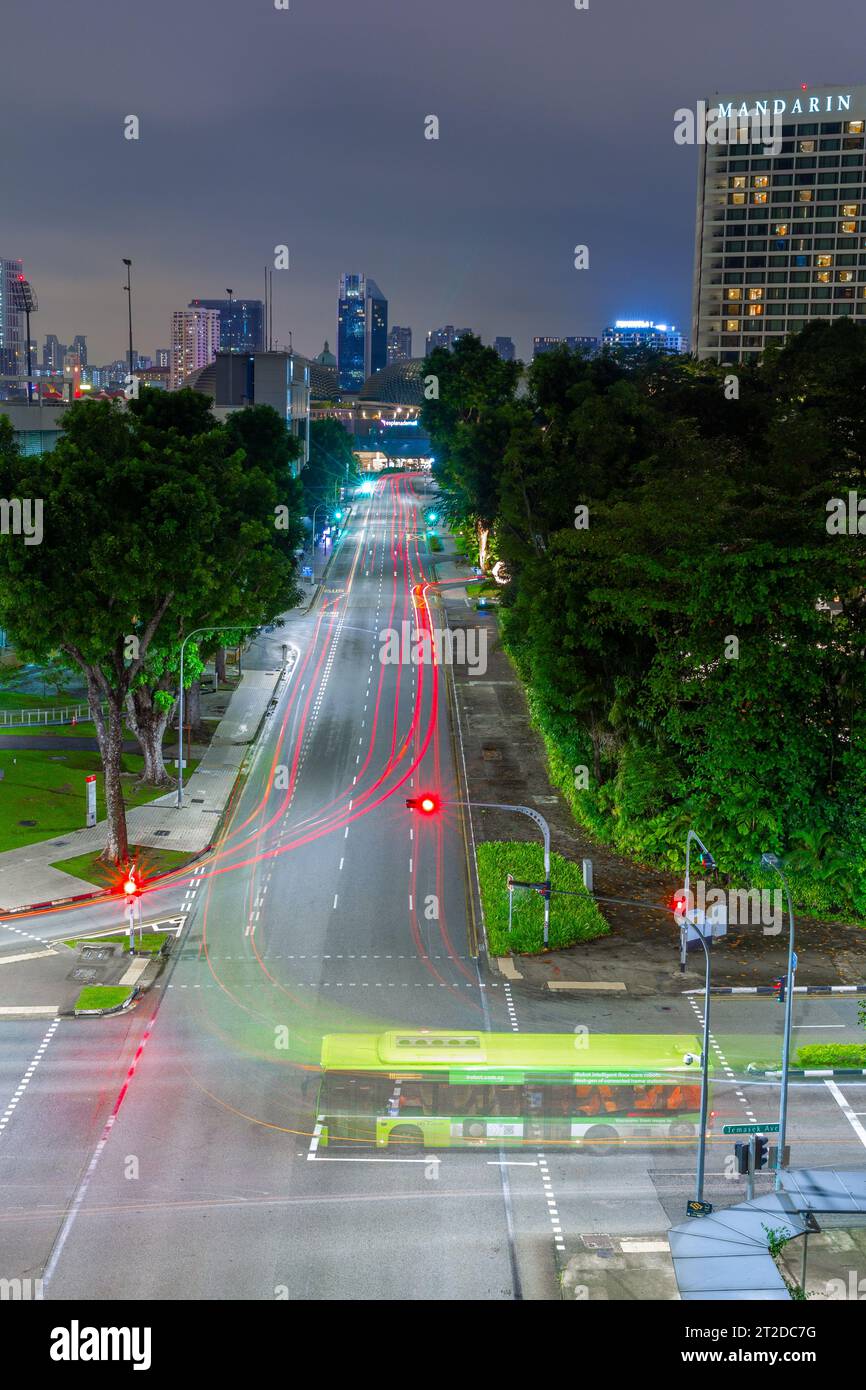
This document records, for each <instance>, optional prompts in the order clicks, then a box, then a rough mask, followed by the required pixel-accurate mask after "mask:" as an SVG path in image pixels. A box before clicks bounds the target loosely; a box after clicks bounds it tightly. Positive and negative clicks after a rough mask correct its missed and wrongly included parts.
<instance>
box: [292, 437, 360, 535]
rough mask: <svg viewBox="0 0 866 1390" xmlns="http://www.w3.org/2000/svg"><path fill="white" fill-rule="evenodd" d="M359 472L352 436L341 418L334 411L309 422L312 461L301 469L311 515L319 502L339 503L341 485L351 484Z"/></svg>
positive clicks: (305, 496)
mask: <svg viewBox="0 0 866 1390" xmlns="http://www.w3.org/2000/svg"><path fill="white" fill-rule="evenodd" d="M357 474H358V461H357V459H356V458H355V454H354V452H353V450H352V439H351V436H350V435H349V434H347V432H346V430H345V429H344V427H343V425H342V424H341V423H340V421H339V420H337V419H335V418H334V417H333V416H331V415H326V416H323V417H322V418H321V419H318V420H313V421H312V422H311V424H310V461H309V463H308V464H307V466H306V467H305V468H303V469H302V470H301V485H302V487H303V490H304V506H305V509H306V514H307V516H309V517H312V515H313V511H314V509H315V508H316V507H317V506H319V505H320V504H322V505H324V504H330V505H331V506H335V505H338V499H339V496H340V488H341V487H348V486H350V484H351V483H352V481H353V480H354V479H355V478H356V477H357Z"/></svg>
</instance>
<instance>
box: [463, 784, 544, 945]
mask: <svg viewBox="0 0 866 1390" xmlns="http://www.w3.org/2000/svg"><path fill="white" fill-rule="evenodd" d="M457 805H458V806H469V807H470V808H471V809H474V810H478V811H518V812H519V813H520V814H521V815H522V816H529V819H530V820H533V821H535V824H536V825H537V826H538V827H539V829H540V830H541V833H542V835H543V836H544V887H543V889H542V892H541V896H542V898H543V899H544V944H545V946H547V945H548V943H549V940H550V826H549V825H548V824H547V821H546V820H545V819H544V816H542V815H540V814H539V812H538V811H536V810H535V808H534V807H533V806H511V805H508V804H507V803H505V802H500V801H458V802H457Z"/></svg>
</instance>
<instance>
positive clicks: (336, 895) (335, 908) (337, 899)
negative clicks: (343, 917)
mask: <svg viewBox="0 0 866 1390" xmlns="http://www.w3.org/2000/svg"><path fill="white" fill-rule="evenodd" d="M339 897H340V895H339V893H335V894H334V908H333V910H334V911H335V912H336V910H337V902H338V901H339Z"/></svg>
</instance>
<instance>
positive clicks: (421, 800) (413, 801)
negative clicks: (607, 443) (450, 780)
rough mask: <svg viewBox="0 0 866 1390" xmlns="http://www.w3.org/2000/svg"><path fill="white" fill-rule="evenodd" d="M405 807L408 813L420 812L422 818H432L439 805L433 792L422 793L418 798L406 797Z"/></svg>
mask: <svg viewBox="0 0 866 1390" xmlns="http://www.w3.org/2000/svg"><path fill="white" fill-rule="evenodd" d="M406 805H407V806H408V807H409V810H410V811H420V812H421V815H422V816H434V815H435V814H436V812H437V811H438V810H439V805H440V803H439V798H438V796H436V794H435V792H422V794H421V795H420V796H407V797H406Z"/></svg>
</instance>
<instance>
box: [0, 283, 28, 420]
mask: <svg viewBox="0 0 866 1390" xmlns="http://www.w3.org/2000/svg"><path fill="white" fill-rule="evenodd" d="M23 275H24V268H23V265H22V263H21V261H16V260H6V259H4V257H2V256H0V377H15V376H22V375H24V374H25V373H26V370H27V362H26V358H27V343H26V340H25V329H24V314H23V313H22V311H21V309H20V308H19V307H18V306H19V299H18V294H17V290H16V288H15V281H16V280H19V279H21V278H23ZM14 391H15V386H14V384H13V383H12V382H3V381H0V399H8V397H9V395H10V394H12V393H14Z"/></svg>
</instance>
